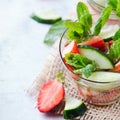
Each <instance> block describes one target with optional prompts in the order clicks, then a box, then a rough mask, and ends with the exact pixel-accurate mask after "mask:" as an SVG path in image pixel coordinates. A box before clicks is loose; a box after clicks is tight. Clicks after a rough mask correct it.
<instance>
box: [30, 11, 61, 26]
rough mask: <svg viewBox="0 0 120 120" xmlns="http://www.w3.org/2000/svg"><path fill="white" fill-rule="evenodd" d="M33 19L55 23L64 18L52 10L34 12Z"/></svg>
mask: <svg viewBox="0 0 120 120" xmlns="http://www.w3.org/2000/svg"><path fill="white" fill-rule="evenodd" d="M31 18H32V19H34V20H36V21H37V22H39V23H46V24H53V23H55V22H57V21H59V20H61V19H62V18H61V17H60V16H59V15H58V14H57V13H55V12H54V11H52V10H49V11H43V12H42V13H38V12H36V13H33V14H32V16H31Z"/></svg>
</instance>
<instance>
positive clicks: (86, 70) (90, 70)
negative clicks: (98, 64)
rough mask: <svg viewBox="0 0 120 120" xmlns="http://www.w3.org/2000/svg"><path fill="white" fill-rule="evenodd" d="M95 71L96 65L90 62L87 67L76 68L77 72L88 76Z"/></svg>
mask: <svg viewBox="0 0 120 120" xmlns="http://www.w3.org/2000/svg"><path fill="white" fill-rule="evenodd" d="M94 71H95V66H94V65H92V64H88V65H87V66H86V67H84V68H81V69H77V70H74V72H75V73H76V74H84V75H85V76H86V77H89V76H90V75H91V74H92V73H93V72H94Z"/></svg>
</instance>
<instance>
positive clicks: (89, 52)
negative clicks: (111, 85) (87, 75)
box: [79, 46, 114, 69]
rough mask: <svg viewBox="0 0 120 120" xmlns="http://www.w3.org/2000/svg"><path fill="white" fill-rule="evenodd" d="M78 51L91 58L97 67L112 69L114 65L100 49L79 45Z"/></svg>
mask: <svg viewBox="0 0 120 120" xmlns="http://www.w3.org/2000/svg"><path fill="white" fill-rule="evenodd" d="M79 50H80V53H81V54H83V55H84V56H86V57H87V58H89V59H90V60H93V61H94V62H95V63H96V64H97V66H98V69H112V68H113V67H114V65H113V63H112V61H111V60H110V59H109V58H108V57H107V56H106V55H105V54H104V53H102V52H101V51H99V50H97V49H95V48H92V47H89V46H79Z"/></svg>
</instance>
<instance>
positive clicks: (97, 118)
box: [28, 43, 120, 120]
mask: <svg viewBox="0 0 120 120" xmlns="http://www.w3.org/2000/svg"><path fill="white" fill-rule="evenodd" d="M42 71H43V72H42V73H40V75H38V77H37V78H36V80H35V81H34V83H33V84H32V86H30V88H29V90H28V93H29V95H30V96H31V97H33V98H34V99H35V100H36V98H37V95H38V92H39V89H40V87H41V86H42V85H43V84H44V83H45V82H46V81H48V80H49V79H54V78H55V76H56V73H57V72H60V71H62V72H63V73H64V75H65V76H66V81H65V90H66V93H67V94H69V95H71V96H74V97H76V98H78V99H80V94H79V92H78V89H77V85H76V84H75V82H74V80H73V79H72V78H71V77H70V76H69V74H68V72H67V70H66V69H65V67H64V65H63V63H62V61H61V59H60V56H59V49H58V43H56V45H54V47H53V48H52V49H51V52H50V55H49V57H48V58H47V60H46V64H45V66H44V69H43V70H42ZM86 104H87V107H88V110H87V111H86V113H85V114H84V115H83V116H82V117H79V118H77V120H120V99H119V100H118V101H117V102H116V103H114V104H112V105H109V106H94V105H90V104H88V103H86ZM55 112H56V113H59V111H55Z"/></svg>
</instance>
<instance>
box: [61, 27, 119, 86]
mask: <svg viewBox="0 0 120 120" xmlns="http://www.w3.org/2000/svg"><path fill="white" fill-rule="evenodd" d="M67 30H68V29H67V28H66V30H65V31H64V32H63V34H62V35H61V37H60V40H59V55H60V58H61V60H62V63H63V64H64V66H65V67H66V68H67V70H69V71H70V72H71V73H72V74H74V75H76V76H78V75H77V74H75V73H74V72H73V71H72V70H70V69H69V68H68V67H67V65H66V64H65V62H64V60H63V57H62V51H61V45H62V40H63V37H64V35H65V33H66V32H67ZM112 73H114V72H112ZM78 77H79V80H80V78H81V79H82V80H84V81H88V82H90V83H98V84H108V83H111V84H112V83H117V82H118V83H120V80H116V81H110V82H100V81H93V80H90V79H87V78H83V77H81V76H78Z"/></svg>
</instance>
